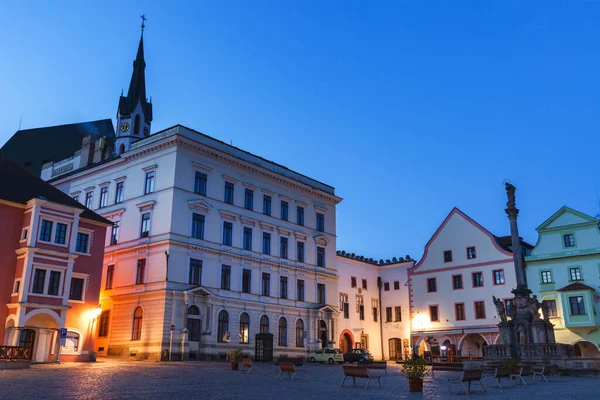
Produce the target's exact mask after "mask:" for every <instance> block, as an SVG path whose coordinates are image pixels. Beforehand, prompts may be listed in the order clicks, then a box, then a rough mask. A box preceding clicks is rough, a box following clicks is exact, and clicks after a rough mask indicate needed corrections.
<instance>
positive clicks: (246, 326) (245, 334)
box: [240, 313, 250, 343]
mask: <svg viewBox="0 0 600 400" xmlns="http://www.w3.org/2000/svg"><path fill="white" fill-rule="evenodd" d="M249 342H250V317H249V316H248V313H242V315H240V343H249Z"/></svg>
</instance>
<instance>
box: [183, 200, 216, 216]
mask: <svg viewBox="0 0 600 400" xmlns="http://www.w3.org/2000/svg"><path fill="white" fill-rule="evenodd" d="M188 207H189V208H190V210H198V211H201V212H203V213H204V214H207V213H208V212H209V211H210V210H212V209H213V206H212V205H211V204H210V203H209V202H208V201H206V200H204V199H195V200H188Z"/></svg>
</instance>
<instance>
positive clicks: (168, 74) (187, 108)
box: [0, 0, 600, 259]
mask: <svg viewBox="0 0 600 400" xmlns="http://www.w3.org/2000/svg"><path fill="white" fill-rule="evenodd" d="M141 14H145V15H146V17H147V23H146V30H145V33H144V44H145V56H146V63H147V67H146V87H147V93H148V95H149V96H152V103H153V107H154V108H153V111H154V120H153V123H152V130H153V131H154V132H157V131H159V130H161V129H164V128H167V127H170V126H173V125H175V124H182V125H185V126H188V127H190V128H192V129H195V130H199V131H201V132H203V133H205V134H208V135H210V136H213V137H215V138H217V139H220V140H223V141H225V142H228V143H233V145H234V146H236V147H239V148H242V149H244V150H247V151H250V152H252V153H254V154H257V155H259V156H262V157H264V158H266V159H269V160H273V161H275V162H277V163H280V164H283V165H285V166H287V167H288V168H291V169H293V170H295V171H298V172H300V173H302V174H305V175H307V176H310V177H312V178H314V179H317V180H319V181H321V182H324V183H327V184H329V185H332V186H334V187H335V189H336V194H337V195H338V196H340V197H342V198H343V199H344V200H343V201H342V202H341V203H340V204H339V205H338V207H337V248H338V249H339V250H346V251H349V252H353V253H356V254H360V255H364V256H366V257H373V258H375V259H380V258H382V259H386V258H392V257H394V256H396V257H398V256H405V255H410V256H411V257H412V258H415V259H419V258H420V257H421V256H422V254H423V250H424V246H425V244H426V243H427V241H428V240H429V238H430V237H431V236H432V235H433V234H434V232H435V230H436V229H437V228H438V226H439V225H440V224H441V223H442V221H443V220H444V218H445V217H446V216H447V215H448V213H449V212H450V211H451V210H452V208H453V207H458V208H460V209H461V210H462V211H463V212H465V213H466V214H467V215H469V216H470V217H472V218H473V219H475V220H476V221H477V222H479V223H480V224H481V225H483V226H484V227H485V228H487V229H488V230H490V231H491V232H492V233H493V234H495V235H499V236H501V235H507V234H509V233H510V232H509V223H508V219H507V217H506V214H505V212H504V208H505V205H506V193H505V191H504V185H503V182H504V180H505V179H509V180H510V182H511V183H512V184H514V185H515V186H516V187H517V193H516V194H517V207H518V208H519V209H520V210H521V212H520V215H519V230H520V234H521V236H522V237H523V238H524V239H525V240H527V241H529V242H531V243H532V244H535V242H536V240H537V234H536V232H535V228H536V227H537V226H539V225H541V224H542V223H543V222H544V221H545V220H546V219H547V218H549V217H550V216H551V215H552V214H553V213H554V212H556V211H557V210H558V209H559V208H560V207H562V206H564V205H567V206H569V207H572V208H574V209H576V210H579V211H582V212H584V213H587V214H590V215H592V216H596V215H597V214H598V213H600V205H599V204H600V200H599V193H600V176H598V163H597V161H596V156H595V153H594V150H593V149H595V148H597V147H598V142H599V124H598V123H599V121H598V120H599V118H598V117H599V110H600V90H599V89H600V74H599V71H600V52H599V51H598V44H599V43H600V2H576V1H560V2H554V1H543V2H542V1H538V2H533V1H526V2H523V1H502V2H497V1H453V2H447V1H444V2H442V1H439V2H438V1H426V2H425V1H399V0H398V1H390V2H386V1H376V2H366V1H341V0H340V1H337V0H336V1H334V0H330V1H309V0H304V1H299V0H298V1H292V0H283V1H281V0H279V1H266V0H265V1H250V0H246V1H242V0H238V1H231V0H223V1H211V2H207V1H189V2H185V1H178V2H170V3H169V4H167V3H166V2H148V1H127V2H122V1H101V2H81V1H72V2H71V1H60V0H57V1H52V2H47V1H19V2H0V38H2V39H0V56H1V59H2V62H0V145H2V144H4V143H5V142H6V141H7V140H8V139H9V138H10V136H11V135H12V134H13V133H14V132H15V131H16V130H17V129H18V127H19V121H20V120H21V126H22V128H23V129H26V128H35V127H42V126H49V125H60V124H67V123H75V122H83V121H90V120H96V119H103V118H113V121H114V118H115V115H116V109H117V101H118V96H119V95H120V94H121V90H122V89H124V90H125V91H126V90H127V86H128V84H129V79H130V77H131V72H132V62H133V59H134V58H135V53H136V49H137V44H138V41H139V36H140V23H141V19H140V15H141Z"/></svg>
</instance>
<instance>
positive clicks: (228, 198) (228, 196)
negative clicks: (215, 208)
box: [223, 182, 233, 204]
mask: <svg viewBox="0 0 600 400" xmlns="http://www.w3.org/2000/svg"><path fill="white" fill-rule="evenodd" d="M223 201H224V202H225V203H229V204H233V183H231V182H225V195H224V196H223Z"/></svg>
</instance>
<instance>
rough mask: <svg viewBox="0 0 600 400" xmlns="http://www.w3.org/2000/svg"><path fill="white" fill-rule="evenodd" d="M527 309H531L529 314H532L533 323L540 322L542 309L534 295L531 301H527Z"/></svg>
mask: <svg viewBox="0 0 600 400" xmlns="http://www.w3.org/2000/svg"><path fill="white" fill-rule="evenodd" d="M529 308H530V309H531V313H532V314H533V315H532V316H533V321H534V322H535V321H539V320H540V308H542V303H540V302H539V300H538V299H537V296H536V295H535V294H534V295H533V297H532V298H531V299H529Z"/></svg>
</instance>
